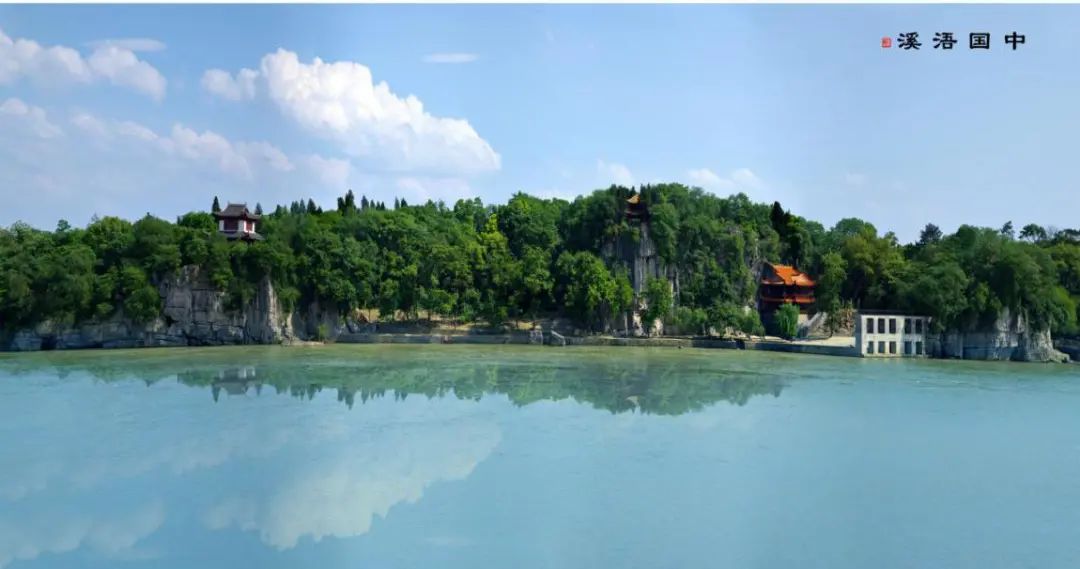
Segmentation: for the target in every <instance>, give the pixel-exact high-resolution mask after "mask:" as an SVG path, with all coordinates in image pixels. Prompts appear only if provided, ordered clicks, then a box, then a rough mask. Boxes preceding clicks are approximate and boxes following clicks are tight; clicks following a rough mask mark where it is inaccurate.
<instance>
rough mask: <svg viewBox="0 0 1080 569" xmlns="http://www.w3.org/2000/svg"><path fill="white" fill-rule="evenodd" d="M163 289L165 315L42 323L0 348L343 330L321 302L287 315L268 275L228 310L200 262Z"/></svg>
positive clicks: (252, 339) (194, 341)
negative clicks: (146, 318)
mask: <svg viewBox="0 0 1080 569" xmlns="http://www.w3.org/2000/svg"><path fill="white" fill-rule="evenodd" d="M158 290H159V292H160V294H161V299H162V311H161V316H160V317H158V318H156V319H154V320H153V321H151V322H147V323H136V322H132V321H131V320H129V319H127V318H124V317H123V315H122V314H118V315H116V316H114V317H113V318H111V319H109V320H107V321H103V322H85V323H80V324H78V325H73V326H58V325H55V324H54V323H51V322H43V323H41V324H39V325H37V326H35V327H34V328H31V329H25V330H18V331H16V332H15V334H14V335H13V336H11V338H10V339H9V340H8V341H6V342H3V341H2V339H0V350H5V349H7V350H14V351H36V350H49V349H80V348H133V347H151V346H214V345H223V344H276V343H283V342H291V341H294V340H307V339H312V338H315V337H316V335H318V334H320V333H321V332H325V336H326V338H324V339H333V338H335V337H337V335H338V334H339V333H340V332H341V331H342V329H343V328H344V327H343V326H342V325H341V324H340V317H339V315H338V313H337V311H336V310H321V309H320V308H319V307H318V305H313V306H309V307H307V309H306V310H305V311H303V313H302V314H301V313H292V314H285V313H284V312H283V311H282V310H281V306H280V304H279V302H278V298H277V294H276V292H275V291H274V287H273V286H272V284H271V283H270V280H269V279H263V280H262V281H261V282H260V283H259V284H258V286H257V288H256V294H255V297H254V298H253V299H252V300H251V301H250V302H249V303H248V304H247V305H246V306H244V307H242V309H240V310H228V309H227V308H226V307H225V293H222V292H219V291H218V290H217V289H216V288H214V286H213V285H211V284H210V282H209V280H208V278H207V276H206V275H204V274H202V272H201V271H200V270H199V268H198V267H195V266H188V267H183V268H182V269H180V271H178V272H177V273H176V274H175V275H172V276H171V277H169V278H166V279H165V280H164V282H162V283H161V285H160V286H159V288H158ZM320 325H321V326H320Z"/></svg>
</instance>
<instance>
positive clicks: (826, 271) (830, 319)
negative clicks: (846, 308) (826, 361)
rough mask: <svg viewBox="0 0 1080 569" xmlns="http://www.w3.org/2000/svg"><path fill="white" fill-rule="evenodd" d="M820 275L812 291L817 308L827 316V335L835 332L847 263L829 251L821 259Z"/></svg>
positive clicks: (845, 278) (838, 255)
mask: <svg viewBox="0 0 1080 569" xmlns="http://www.w3.org/2000/svg"><path fill="white" fill-rule="evenodd" d="M821 267H822V269H821V276H820V277H818V281H817V288H816V290H815V291H814V302H815V303H816V304H817V309H818V310H819V311H821V312H824V313H825V314H826V315H827V316H826V318H827V321H826V328H827V329H828V331H829V335H832V334H835V333H836V331H837V329H838V325H839V321H838V317H839V312H840V307H841V303H840V293H841V290H842V289H843V286H844V281H845V280H847V263H846V262H845V261H844V257H843V256H841V255H840V254H839V253H836V252H834V251H830V252H828V253H826V254H825V255H824V256H823V257H822V260H821Z"/></svg>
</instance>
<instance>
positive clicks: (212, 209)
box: [210, 196, 221, 213]
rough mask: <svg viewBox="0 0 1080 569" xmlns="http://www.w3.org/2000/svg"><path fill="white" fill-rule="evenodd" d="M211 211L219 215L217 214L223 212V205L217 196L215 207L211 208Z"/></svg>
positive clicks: (215, 197)
mask: <svg viewBox="0 0 1080 569" xmlns="http://www.w3.org/2000/svg"><path fill="white" fill-rule="evenodd" d="M210 211H212V212H214V213H217V212H219V211H221V204H220V203H218V199H217V196H214V205H211V206H210Z"/></svg>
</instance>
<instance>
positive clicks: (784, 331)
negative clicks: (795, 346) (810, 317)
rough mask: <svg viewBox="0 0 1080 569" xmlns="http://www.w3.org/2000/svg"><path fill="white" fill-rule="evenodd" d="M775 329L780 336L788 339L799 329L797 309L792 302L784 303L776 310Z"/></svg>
mask: <svg viewBox="0 0 1080 569" xmlns="http://www.w3.org/2000/svg"><path fill="white" fill-rule="evenodd" d="M775 318H776V331H777V333H778V334H779V335H780V337H781V338H784V339H787V340H790V339H792V338H794V337H795V334H796V333H797V332H798V330H799V309H798V307H796V306H795V305H794V304H784V305H782V306H781V307H780V308H778V309H777V310H776V316H775Z"/></svg>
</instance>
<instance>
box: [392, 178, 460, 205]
mask: <svg viewBox="0 0 1080 569" xmlns="http://www.w3.org/2000/svg"><path fill="white" fill-rule="evenodd" d="M394 185H395V187H396V188H397V190H398V191H397V192H395V194H396V195H399V196H401V197H403V198H405V200H406V201H408V202H409V203H411V204H421V203H425V202H427V201H428V200H431V201H435V202H437V201H440V200H441V201H443V202H446V203H454V202H455V201H457V200H459V199H462V198H471V197H473V192H472V188H470V187H469V183H468V182H466V181H465V180H462V179H460V178H430V177H414V176H406V177H402V178H398V179H397V180H396V181H395V182H394Z"/></svg>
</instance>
